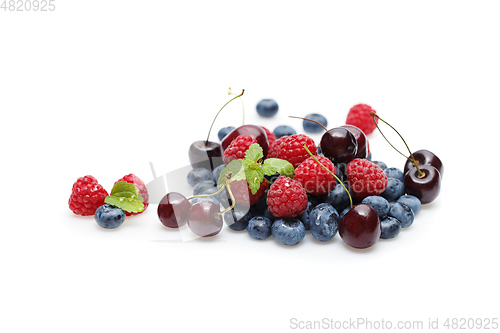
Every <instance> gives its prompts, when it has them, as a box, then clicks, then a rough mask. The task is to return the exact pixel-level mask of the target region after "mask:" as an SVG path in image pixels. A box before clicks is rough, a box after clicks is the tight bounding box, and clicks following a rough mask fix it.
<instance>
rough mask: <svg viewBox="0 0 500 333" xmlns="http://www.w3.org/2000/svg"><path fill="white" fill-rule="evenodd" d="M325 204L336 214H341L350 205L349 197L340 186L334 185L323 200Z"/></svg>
mask: <svg viewBox="0 0 500 333" xmlns="http://www.w3.org/2000/svg"><path fill="white" fill-rule="evenodd" d="M325 202H326V203H328V204H330V205H332V206H333V208H335V210H336V211H337V212H341V211H342V210H344V208H346V207H347V206H349V204H350V200H349V195H348V194H347V192H346V191H345V189H344V187H343V186H342V184H337V185H335V187H334V188H333V190H331V191H330V192H329V193H328V196H327V197H326V198H325Z"/></svg>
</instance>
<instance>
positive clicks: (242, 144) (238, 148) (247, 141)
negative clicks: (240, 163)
mask: <svg viewBox="0 0 500 333" xmlns="http://www.w3.org/2000/svg"><path fill="white" fill-rule="evenodd" d="M254 143H257V140H255V139H254V138H252V137H251V136H250V135H239V136H237V137H236V139H234V140H233V141H231V144H229V146H228V147H227V148H226V150H225V151H224V156H223V157H222V160H223V161H224V163H226V164H229V163H230V162H231V161H233V160H237V159H243V158H245V153H246V151H247V150H248V148H249V147H250V146H251V145H252V144H254Z"/></svg>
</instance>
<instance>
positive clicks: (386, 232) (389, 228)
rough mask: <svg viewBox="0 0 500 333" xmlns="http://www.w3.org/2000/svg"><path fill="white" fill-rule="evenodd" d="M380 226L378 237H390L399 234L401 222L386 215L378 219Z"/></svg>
mask: <svg viewBox="0 0 500 333" xmlns="http://www.w3.org/2000/svg"><path fill="white" fill-rule="evenodd" d="M380 228H381V229H382V233H381V234H380V238H382V239H391V238H394V237H396V236H397V235H399V232H400V231H401V222H399V220H398V219H396V218H394V217H392V216H386V217H385V218H384V219H382V220H381V221H380Z"/></svg>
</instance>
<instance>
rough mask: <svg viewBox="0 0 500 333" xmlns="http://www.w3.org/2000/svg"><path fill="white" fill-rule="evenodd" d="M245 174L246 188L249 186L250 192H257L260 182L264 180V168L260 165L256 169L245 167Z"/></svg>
mask: <svg viewBox="0 0 500 333" xmlns="http://www.w3.org/2000/svg"><path fill="white" fill-rule="evenodd" d="M245 175H246V180H247V183H248V188H250V191H252V194H255V193H257V191H258V190H259V188H260V183H262V181H263V180H264V170H263V169H262V167H260V166H259V167H258V168H256V169H247V170H246V171H245Z"/></svg>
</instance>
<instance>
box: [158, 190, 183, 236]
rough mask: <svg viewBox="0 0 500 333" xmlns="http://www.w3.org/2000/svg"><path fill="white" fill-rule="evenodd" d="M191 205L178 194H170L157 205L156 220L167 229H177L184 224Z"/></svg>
mask: <svg viewBox="0 0 500 333" xmlns="http://www.w3.org/2000/svg"><path fill="white" fill-rule="evenodd" d="M190 208H191V204H190V203H189V201H187V199H186V198H185V197H184V196H183V195H182V194H180V193H177V192H170V193H168V194H167V195H165V196H164V197H163V199H161V201H160V204H159V205H158V218H159V219H160V222H161V223H162V224H163V225H164V226H166V227H169V228H179V227H182V226H183V225H185V224H186V222H187V216H188V212H189V209H190Z"/></svg>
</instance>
